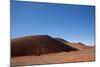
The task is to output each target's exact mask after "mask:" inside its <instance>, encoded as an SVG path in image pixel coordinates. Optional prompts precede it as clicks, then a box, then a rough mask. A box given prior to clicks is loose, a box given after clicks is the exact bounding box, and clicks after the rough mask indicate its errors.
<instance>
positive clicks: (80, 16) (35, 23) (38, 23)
mask: <svg viewBox="0 0 100 67" xmlns="http://www.w3.org/2000/svg"><path fill="white" fill-rule="evenodd" d="M94 22H95V7H94V6H82V5H66V4H50V3H49V4H48V3H39V2H32V3H31V2H16V1H12V4H11V38H16V37H21V36H27V35H50V36H52V37H60V38H64V39H65V40H68V41H71V42H82V43H85V44H88V45H94V31H95V30H94V25H95V23H94Z"/></svg>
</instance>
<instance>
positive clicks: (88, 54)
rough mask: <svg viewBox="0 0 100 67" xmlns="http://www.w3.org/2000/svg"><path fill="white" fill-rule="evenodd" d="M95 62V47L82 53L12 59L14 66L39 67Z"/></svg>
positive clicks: (73, 52)
mask: <svg viewBox="0 0 100 67" xmlns="http://www.w3.org/2000/svg"><path fill="white" fill-rule="evenodd" d="M94 60H95V49H94V47H88V48H86V49H82V50H80V51H72V52H60V53H51V54H44V55H41V56H34V55H33V56H22V57H14V58H11V64H12V65H37V64H54V63H69V62H84V61H94Z"/></svg>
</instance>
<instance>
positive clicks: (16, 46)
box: [11, 35, 77, 57]
mask: <svg viewBox="0 0 100 67" xmlns="http://www.w3.org/2000/svg"><path fill="white" fill-rule="evenodd" d="M75 50H77V49H75V48H73V47H71V46H69V45H67V44H64V43H62V42H60V41H57V40H55V39H54V38H52V37H50V36H47V35H39V36H26V37H22V38H17V39H12V41H11V56H12V57H14V56H27V55H41V54H48V53H56V52H63V51H67V52H68V51H75Z"/></svg>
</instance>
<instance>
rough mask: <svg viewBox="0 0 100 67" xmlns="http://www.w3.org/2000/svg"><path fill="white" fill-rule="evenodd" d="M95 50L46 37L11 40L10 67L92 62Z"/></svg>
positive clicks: (38, 36)
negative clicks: (11, 66) (15, 66)
mask: <svg viewBox="0 0 100 67" xmlns="http://www.w3.org/2000/svg"><path fill="white" fill-rule="evenodd" d="M94 60H95V48H94V47H90V46H86V45H84V44H82V43H70V42H68V41H66V40H64V39H61V38H52V37H50V36H48V35H37V36H26V37H20V38H16V39H11V63H12V65H31V64H51V63H66V62H81V61H94Z"/></svg>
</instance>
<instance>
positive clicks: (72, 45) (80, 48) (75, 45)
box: [55, 38, 94, 50]
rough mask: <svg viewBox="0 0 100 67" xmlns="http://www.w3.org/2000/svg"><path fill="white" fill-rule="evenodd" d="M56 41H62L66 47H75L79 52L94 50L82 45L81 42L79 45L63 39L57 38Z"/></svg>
mask: <svg viewBox="0 0 100 67" xmlns="http://www.w3.org/2000/svg"><path fill="white" fill-rule="evenodd" d="M55 39H56V40H58V41H60V42H62V43H64V44H66V45H69V46H71V47H74V48H76V49H78V50H82V49H88V48H92V46H86V45H85V44H83V43H80V42H79V43H71V42H68V41H66V40H64V39H61V38H55ZM93 48H94V47H93Z"/></svg>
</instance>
